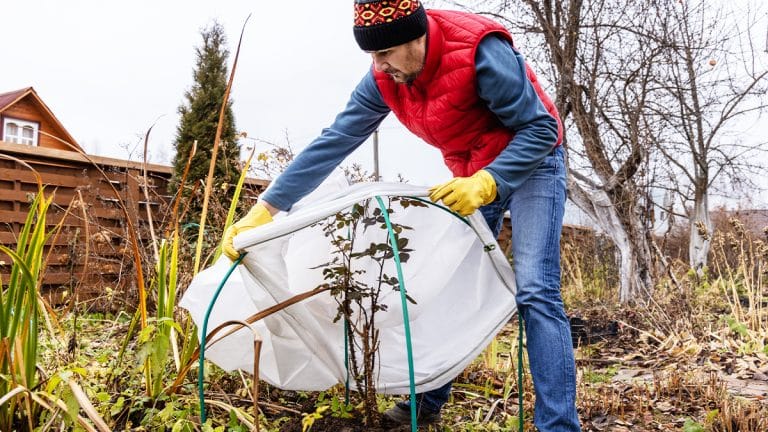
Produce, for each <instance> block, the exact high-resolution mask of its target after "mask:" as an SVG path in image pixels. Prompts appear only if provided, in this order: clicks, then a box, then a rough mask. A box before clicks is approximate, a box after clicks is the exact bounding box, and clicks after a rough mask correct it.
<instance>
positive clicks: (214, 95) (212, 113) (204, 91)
mask: <svg viewBox="0 0 768 432" xmlns="http://www.w3.org/2000/svg"><path fill="white" fill-rule="evenodd" d="M200 34H201V36H202V38H203V44H202V46H200V47H198V48H196V49H195V51H196V54H197V62H196V65H195V70H194V83H193V84H192V88H191V89H189V90H188V91H186V92H185V94H184V98H185V101H184V102H183V103H182V104H181V105H180V106H179V114H180V115H181V118H180V120H179V125H178V126H177V128H176V141H175V143H174V147H175V148H176V155H175V156H174V160H173V171H174V173H173V177H174V178H173V182H172V187H173V188H174V190H175V189H176V188H178V186H179V182H180V181H181V178H182V175H183V173H184V167H185V166H186V163H187V159H188V158H189V153H190V151H191V149H192V145H193V143H194V142H195V141H197V152H196V154H195V157H194V158H193V159H192V165H191V167H190V170H189V174H188V175H187V179H186V182H185V187H184V189H185V190H187V191H188V190H190V189H191V188H192V186H193V185H194V184H195V183H196V182H198V183H200V182H205V179H206V177H207V176H208V169H209V166H210V161H211V155H212V151H213V142H214V139H215V137H216V127H217V126H218V122H219V112H220V110H221V102H222V100H223V98H224V92H225V91H226V88H227V80H228V79H229V72H228V68H227V57H229V51H228V50H227V48H226V35H225V34H224V28H223V27H222V26H221V25H220V24H219V23H217V22H214V23H213V24H212V25H211V26H210V27H209V28H207V29H204V30H202V31H201V32H200ZM239 158H240V147H239V144H238V142H237V131H236V129H235V118H234V115H233V114H232V102H231V99H230V100H229V102H228V103H227V108H226V110H225V111H224V124H223V129H222V133H221V141H220V144H219V151H218V154H217V157H216V169H215V171H214V173H215V180H214V187H216V186H221V185H222V184H224V183H227V184H233V183H235V182H236V181H237V179H238V176H239V167H238V162H239ZM198 190H199V191H202V190H203V187H202V185H201V186H199V187H198ZM215 190H218V189H215ZM184 195H186V193H185V194H184ZM192 207H196V206H192Z"/></svg>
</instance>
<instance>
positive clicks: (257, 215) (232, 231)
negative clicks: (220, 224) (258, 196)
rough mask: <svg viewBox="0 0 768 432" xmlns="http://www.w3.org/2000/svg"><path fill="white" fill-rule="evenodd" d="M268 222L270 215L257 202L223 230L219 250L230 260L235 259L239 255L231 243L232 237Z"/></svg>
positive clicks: (262, 205) (270, 219) (270, 218)
mask: <svg viewBox="0 0 768 432" xmlns="http://www.w3.org/2000/svg"><path fill="white" fill-rule="evenodd" d="M269 222H272V215H271V214H269V210H267V208H266V207H264V204H261V203H257V204H256V205H255V206H253V208H251V210H250V211H249V212H248V214H246V215H245V216H243V218H242V219H240V220H239V221H237V222H235V223H233V224H232V225H230V227H229V228H227V230H226V231H224V237H223V238H222V240H221V251H222V252H224V255H226V256H227V257H229V259H231V260H232V261H234V260H236V259H237V257H239V256H240V252H238V251H237V250H236V249H235V246H234V245H233V244H232V239H234V238H235V236H236V235H238V234H240V233H241V232H243V231H247V230H249V229H251V228H256V227H257V226H260V225H264V224H265V223H269Z"/></svg>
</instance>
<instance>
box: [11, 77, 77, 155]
mask: <svg viewBox="0 0 768 432" xmlns="http://www.w3.org/2000/svg"><path fill="white" fill-rule="evenodd" d="M26 97H30V98H31V99H32V103H33V104H35V105H37V106H38V108H39V109H40V112H41V113H42V115H44V116H46V117H47V118H48V120H50V121H51V123H53V124H54V125H55V126H56V127H58V128H59V129H61V132H62V134H63V136H60V137H58V138H60V139H62V140H64V141H66V142H68V143H70V144H72V145H74V146H75V147H77V149H79V150H80V151H83V149H82V147H80V145H79V144H78V143H77V141H75V138H74V137H72V135H70V134H69V132H68V131H67V129H66V128H65V127H64V125H63V124H61V122H60V121H59V119H57V118H56V116H55V115H53V111H51V109H50V108H48V105H46V104H45V102H43V100H42V99H40V96H38V95H37V92H36V91H35V89H34V88H32V87H27V88H23V89H19V90H14V91H9V92H6V93H0V114H2V113H3V112H5V111H6V110H7V109H8V108H10V107H12V106H13V105H14V104H15V103H17V102H18V101H20V100H22V99H24V98H26Z"/></svg>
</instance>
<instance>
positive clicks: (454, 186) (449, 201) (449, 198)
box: [429, 170, 496, 216]
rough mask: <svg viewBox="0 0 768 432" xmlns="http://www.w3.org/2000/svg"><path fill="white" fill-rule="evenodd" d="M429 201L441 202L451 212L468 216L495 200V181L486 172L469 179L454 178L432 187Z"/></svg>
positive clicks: (477, 173) (481, 171) (480, 172)
mask: <svg viewBox="0 0 768 432" xmlns="http://www.w3.org/2000/svg"><path fill="white" fill-rule="evenodd" d="M429 199H431V200H432V201H434V202H437V201H439V200H443V203H444V204H445V205H447V206H448V207H450V209H451V210H453V211H455V212H456V213H458V214H460V215H462V216H469V215H471V214H472V213H474V212H475V210H477V209H478V208H480V206H484V205H486V204H489V203H491V202H492V201H493V200H494V199H496V181H495V180H494V179H493V176H492V175H491V174H490V173H489V172H488V171H486V170H480V171H478V172H476V173H474V174H473V175H472V176H471V177H454V178H452V179H451V180H449V181H447V182H445V183H442V184H439V185H437V186H434V187H432V188H431V189H430V190H429Z"/></svg>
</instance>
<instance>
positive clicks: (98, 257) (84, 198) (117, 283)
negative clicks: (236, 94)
mask: <svg viewBox="0 0 768 432" xmlns="http://www.w3.org/2000/svg"><path fill="white" fill-rule="evenodd" d="M0 155H6V156H10V157H12V158H16V159H19V160H22V161H24V162H25V163H27V164H28V165H30V166H31V167H32V168H33V169H34V170H35V171H37V172H38V173H39V174H40V176H41V177H42V180H43V183H44V185H45V193H46V194H50V195H51V196H53V204H52V207H51V209H50V210H49V213H48V217H47V220H46V224H47V225H48V226H49V229H51V228H53V227H55V226H56V225H57V224H58V223H59V222H61V221H62V219H64V220H63V224H62V228H61V230H60V231H59V232H58V235H56V236H54V237H52V238H51V239H50V240H49V242H48V244H47V245H46V250H45V252H46V253H47V263H46V272H45V277H44V280H43V287H42V290H43V294H44V296H46V297H47V298H48V299H49V301H50V302H51V303H52V304H58V303H61V302H62V301H66V300H67V296H68V295H71V294H72V293H73V292H77V293H78V296H79V298H80V300H87V299H92V298H97V297H104V296H107V297H109V296H116V297H119V298H120V299H127V298H131V297H133V296H134V292H135V290H136V287H135V286H136V281H135V268H134V263H133V258H132V254H131V245H130V244H129V242H128V238H127V234H128V231H127V229H128V227H127V220H130V221H131V223H132V224H133V226H134V227H135V228H136V232H137V233H138V236H139V247H140V248H141V249H142V250H143V254H144V255H145V256H151V255H152V254H151V252H149V251H151V247H152V246H151V244H150V242H149V240H150V232H149V229H148V226H149V220H150V219H149V217H150V215H151V217H152V219H153V224H154V227H155V229H156V230H157V229H158V228H159V227H161V226H163V220H162V219H163V218H164V217H166V215H167V214H168V213H169V212H168V211H167V209H168V206H169V205H170V202H171V198H172V197H171V196H169V193H168V182H169V179H170V177H171V168H170V167H167V166H161V165H153V164H146V166H145V165H144V164H142V163H140V162H133V161H126V160H120V159H112V158H104V157H98V156H88V157H85V156H83V155H81V154H79V153H76V152H71V151H62V150H53V149H46V148H41V147H30V146H26V145H17V144H11V143H5V142H3V143H0ZM89 159H90V160H89ZM145 171H146V172H145ZM145 179H146V181H145ZM249 183H250V184H251V186H253V187H252V188H250V189H249V190H250V191H252V192H255V193H258V192H260V191H261V190H263V188H264V187H265V186H266V182H265V181H252V182H249ZM145 184H146V188H145V187H144V186H145ZM36 193H37V182H36V180H35V175H34V173H33V172H32V171H31V170H30V169H29V168H28V167H25V166H24V165H23V164H21V163H19V162H16V161H14V160H9V159H6V158H0V244H3V245H5V246H7V247H9V248H11V249H15V247H16V239H17V237H18V234H19V232H20V229H21V227H22V226H23V224H24V221H25V219H26V217H27V214H28V211H29V207H30V202H31V199H32V198H33V196H34V194H36ZM120 202H123V203H124V204H125V206H126V210H127V211H124V210H123V209H122V208H121V207H120V205H119V203H120ZM126 213H127V217H126ZM10 264H11V259H10V257H8V256H6V255H4V254H0V277H2V280H3V281H7V275H8V272H9V271H10ZM114 306H118V307H119V305H114ZM114 306H113V307H114Z"/></svg>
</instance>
